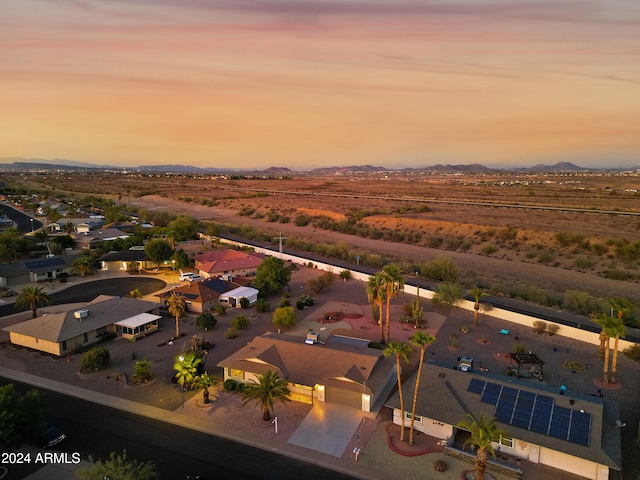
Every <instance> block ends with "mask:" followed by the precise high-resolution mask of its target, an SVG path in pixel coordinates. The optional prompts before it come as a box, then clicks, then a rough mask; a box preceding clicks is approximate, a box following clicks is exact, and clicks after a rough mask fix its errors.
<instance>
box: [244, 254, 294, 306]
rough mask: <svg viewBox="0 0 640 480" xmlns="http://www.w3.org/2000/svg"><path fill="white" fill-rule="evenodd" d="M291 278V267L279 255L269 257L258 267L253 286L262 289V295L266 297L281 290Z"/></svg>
mask: <svg viewBox="0 0 640 480" xmlns="http://www.w3.org/2000/svg"><path fill="white" fill-rule="evenodd" d="M289 280H291V268H290V267H287V266H286V265H285V263H284V261H283V260H281V259H279V258H277V257H267V258H265V259H264V260H263V261H262V263H261V264H260V265H258V268H257V269H256V277H255V278H254V280H253V286H254V287H255V288H257V289H258V290H260V295H261V296H262V297H266V296H268V295H271V294H274V293H278V292H280V290H282V288H284V287H285V286H286V285H287V284H288V283H289Z"/></svg>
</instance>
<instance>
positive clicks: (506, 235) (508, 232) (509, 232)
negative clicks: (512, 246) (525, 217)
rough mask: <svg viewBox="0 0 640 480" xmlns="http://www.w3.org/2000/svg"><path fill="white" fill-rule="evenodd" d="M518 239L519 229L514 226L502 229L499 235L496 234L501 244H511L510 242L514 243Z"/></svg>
mask: <svg viewBox="0 0 640 480" xmlns="http://www.w3.org/2000/svg"><path fill="white" fill-rule="evenodd" d="M517 237H518V229H517V228H516V227H513V226H510V225H508V226H506V227H504V228H501V229H500V230H498V232H497V234H496V239H497V240H498V241H499V242H509V241H513V240H515V239H516V238H517Z"/></svg>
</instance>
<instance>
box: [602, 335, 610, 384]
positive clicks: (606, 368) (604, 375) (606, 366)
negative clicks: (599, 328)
mask: <svg viewBox="0 0 640 480" xmlns="http://www.w3.org/2000/svg"><path fill="white" fill-rule="evenodd" d="M602 383H609V337H607V340H606V342H605V350H604V368H603V369H602Z"/></svg>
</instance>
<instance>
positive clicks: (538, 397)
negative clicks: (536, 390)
mask: <svg viewBox="0 0 640 480" xmlns="http://www.w3.org/2000/svg"><path fill="white" fill-rule="evenodd" d="M536 403H546V404H549V405H553V397H548V396H547V395H536Z"/></svg>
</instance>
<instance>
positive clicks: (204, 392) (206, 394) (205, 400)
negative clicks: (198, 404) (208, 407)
mask: <svg viewBox="0 0 640 480" xmlns="http://www.w3.org/2000/svg"><path fill="white" fill-rule="evenodd" d="M202 397H203V400H202V401H203V403H205V404H208V403H209V389H208V388H205V389H203V390H202Z"/></svg>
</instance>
